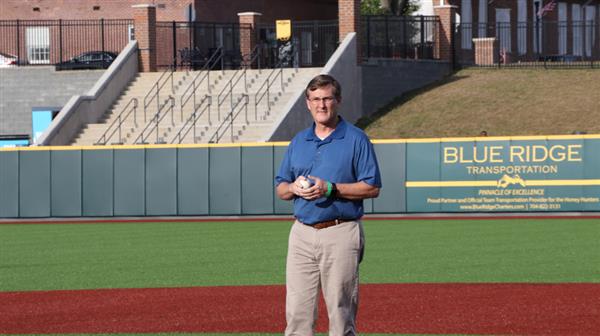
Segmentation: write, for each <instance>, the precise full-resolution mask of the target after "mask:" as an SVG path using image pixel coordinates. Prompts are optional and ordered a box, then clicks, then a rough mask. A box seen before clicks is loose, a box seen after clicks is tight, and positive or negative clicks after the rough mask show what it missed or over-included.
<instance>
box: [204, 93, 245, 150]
mask: <svg viewBox="0 0 600 336" xmlns="http://www.w3.org/2000/svg"><path fill="white" fill-rule="evenodd" d="M249 101H250V99H249V96H248V95H247V94H242V96H241V97H240V98H238V100H237V101H236V102H235V105H234V106H233V107H232V108H231V111H230V112H229V113H228V114H227V116H226V117H225V118H224V119H223V122H221V124H220V125H219V127H217V130H216V131H215V133H213V135H212V136H211V137H210V138H209V139H208V142H209V143H218V142H219V141H221V139H222V138H223V137H224V136H225V134H226V133H227V130H230V136H231V138H230V139H231V140H230V141H231V142H234V140H235V136H234V126H233V122H234V121H235V119H237V117H238V116H239V114H240V113H241V112H242V110H243V111H245V115H246V120H248V103H249ZM240 106H241V107H240ZM238 107H239V108H238Z"/></svg>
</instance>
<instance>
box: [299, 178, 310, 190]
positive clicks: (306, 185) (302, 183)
mask: <svg viewBox="0 0 600 336" xmlns="http://www.w3.org/2000/svg"><path fill="white" fill-rule="evenodd" d="M298 183H299V184H300V188H302V189H307V188H310V186H311V183H310V181H309V180H300V181H299V182H298Z"/></svg>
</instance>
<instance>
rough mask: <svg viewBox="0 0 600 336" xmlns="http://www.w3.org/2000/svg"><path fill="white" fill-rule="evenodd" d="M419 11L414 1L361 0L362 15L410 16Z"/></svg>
mask: <svg viewBox="0 0 600 336" xmlns="http://www.w3.org/2000/svg"><path fill="white" fill-rule="evenodd" d="M418 9H419V5H418V4H417V1H416V0H361V2H360V12H361V14H362V15H384V14H387V15H410V14H411V13H413V12H415V11H416V10H418Z"/></svg>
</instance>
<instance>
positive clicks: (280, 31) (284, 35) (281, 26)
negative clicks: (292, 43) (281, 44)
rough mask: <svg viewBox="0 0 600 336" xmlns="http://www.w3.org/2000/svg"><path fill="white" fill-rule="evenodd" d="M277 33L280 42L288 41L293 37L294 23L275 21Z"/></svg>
mask: <svg viewBox="0 0 600 336" xmlns="http://www.w3.org/2000/svg"><path fill="white" fill-rule="evenodd" d="M275 27H276V33H277V39H278V40H284V41H287V40H289V39H290V37H291V36H292V21H291V20H277V21H275Z"/></svg>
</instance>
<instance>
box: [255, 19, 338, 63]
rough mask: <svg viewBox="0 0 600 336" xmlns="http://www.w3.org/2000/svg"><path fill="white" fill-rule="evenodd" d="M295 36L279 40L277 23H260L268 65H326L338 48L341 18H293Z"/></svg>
mask: <svg viewBox="0 0 600 336" xmlns="http://www.w3.org/2000/svg"><path fill="white" fill-rule="evenodd" d="M291 30H292V31H291V38H290V40H289V41H288V42H279V41H277V39H276V38H275V36H276V34H275V25H274V24H261V25H260V26H259V41H260V43H261V47H262V49H263V50H262V54H261V59H262V63H263V64H265V65H266V67H271V68H272V67H276V66H277V65H278V64H279V63H280V62H281V61H283V66H284V67H322V66H324V65H325V64H326V63H327V61H328V60H329V58H330V57H331V55H333V53H334V52H335V50H336V49H337V46H338V43H339V39H340V38H339V23H338V21H337V20H318V21H316V20H315V21H292V24H291Z"/></svg>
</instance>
